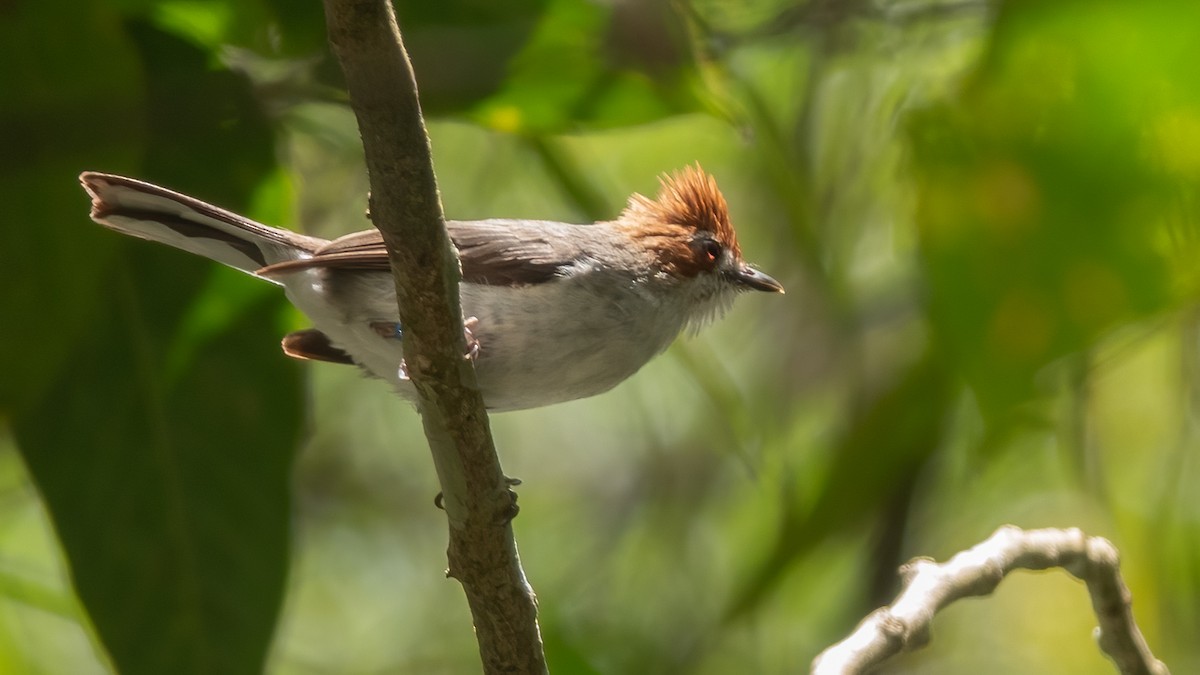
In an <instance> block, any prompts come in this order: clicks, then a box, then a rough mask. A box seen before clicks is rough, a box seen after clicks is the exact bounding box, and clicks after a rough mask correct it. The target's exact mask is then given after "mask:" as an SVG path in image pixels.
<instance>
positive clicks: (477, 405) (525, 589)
mask: <svg viewBox="0 0 1200 675" xmlns="http://www.w3.org/2000/svg"><path fill="white" fill-rule="evenodd" d="M324 4H325V19H326V23H327V27H328V32H329V42H330V44H331V45H332V47H333V51H334V53H335V54H336V55H337V58H338V61H339V62H340V63H341V66H342V71H343V72H344V73H345V76H346V85H347V89H348V90H349V93H350V103H351V106H352V107H353V109H354V114H355V116H356V117H357V119H358V126H359V131H360V133H361V135H362V141H363V148H364V150H365V151H366V163H367V171H368V173H369V175H370V183H371V197H370V207H371V208H370V213H371V219H372V221H373V222H374V223H375V226H376V227H378V228H379V230H380V231H381V232H382V233H383V238H384V242H385V243H386V244H387V248H388V254H389V257H390V259H391V264H392V274H393V275H394V276H395V279H396V296H397V300H398V302H399V307H400V322H401V325H403V326H404V341H403V342H404V360H405V363H406V364H407V367H408V373H409V376H410V377H411V378H412V382H413V384H414V385H415V386H416V389H417V392H418V393H419V395H420V401H419V403H418V409H419V410H420V412H421V419H422V421H423V423H424V426H425V435H426V437H427V438H428V439H429V446H430V450H431V451H432V453H433V461H434V465H435V467H436V469H437V474H438V480H439V481H440V482H441V487H442V494H443V504H444V505H445V509H446V515H447V517H448V520H449V524H450V542H449V550H448V551H447V557H448V558H449V569H448V571H447V575H448V576H451V577H453V578H455V579H458V580H459V582H461V583H462V585H463V590H464V591H465V592H466V595H467V601H468V603H469V605H470V607H471V615H472V617H473V619H474V622H475V633H476V639H477V640H478V642H479V651H480V655H481V657H482V659H483V666H484V672H486V673H501V672H503V673H544V672H546V665H545V657H544V656H543V654H542V645H541V636H540V634H539V631H538V625H537V605H536V602H535V599H534V595H533V589H531V588H530V587H529V584H528V583H527V582H526V580H525V574H524V572H523V571H522V570H521V565H520V560H519V558H518V557H517V548H516V541H515V539H514V538H513V534H512V527H511V526H510V524H509V521H510V520H511V518H512V516H513V515H514V514H515V512H516V508H515V499H516V496H515V494H513V493H512V491H511V490H510V489H509V487H510V486H509V482H508V480H507V479H506V478H505V477H504V474H503V472H502V471H501V469H500V462H499V459H498V458H497V456H496V451H495V447H494V445H493V442H492V437H491V431H490V429H489V426H488V417H487V413H486V411H485V409H484V405H483V398H482V396H481V395H480V393H479V388H478V385H477V384H476V381H475V370H474V368H473V367H472V365H471V364H470V362H469V361H467V360H466V359H464V357H463V354H465V353H466V342H465V339H464V337H463V322H462V310H461V308H460V306H459V297H458V283H459V280H460V278H461V274H460V273H459V267H458V258H457V255H456V252H455V250H454V247H453V246H452V245H451V243H450V239H449V236H448V235H447V234H446V228H445V220H444V216H443V215H442V208H441V200H440V198H439V196H438V190H437V181H436V178H435V176H434V173H433V163H432V160H431V157H430V147H429V136H428V134H427V133H426V132H425V123H424V120H423V119H422V117H421V109H420V103H419V101H418V98H417V85H416V80H415V78H414V77H413V72H412V66H411V64H410V62H409V60H408V54H407V53H406V52H405V49H404V43H403V41H402V40H401V37H400V31H399V28H398V27H397V25H396V17H395V14H394V13H393V11H392V6H391V3H390V2H389V1H388V0H324ZM397 366H399V364H397Z"/></svg>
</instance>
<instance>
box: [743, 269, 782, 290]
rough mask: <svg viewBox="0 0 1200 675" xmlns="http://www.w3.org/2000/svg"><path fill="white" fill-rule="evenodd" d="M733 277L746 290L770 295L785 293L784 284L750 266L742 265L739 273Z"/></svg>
mask: <svg viewBox="0 0 1200 675" xmlns="http://www.w3.org/2000/svg"><path fill="white" fill-rule="evenodd" d="M733 276H734V278H735V279H737V281H738V283H740V284H742V285H743V286H745V287H746V288H752V289H754V290H756V291H767V292H768V293H782V292H783V284H781V283H779V282H778V281H775V280H774V279H772V278H771V277H769V276H767V275H766V274H763V273H762V272H759V271H758V270H756V269H754V268H753V267H750V266H749V265H742V267H741V268H740V269H738V271H736V272H734V274H733Z"/></svg>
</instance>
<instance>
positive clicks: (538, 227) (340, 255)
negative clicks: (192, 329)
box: [257, 220, 591, 286]
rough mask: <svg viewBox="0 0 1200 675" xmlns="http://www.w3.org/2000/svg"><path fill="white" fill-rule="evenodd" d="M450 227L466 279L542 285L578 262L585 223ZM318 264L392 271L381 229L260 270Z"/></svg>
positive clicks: (460, 223) (462, 224) (269, 271)
mask: <svg viewBox="0 0 1200 675" xmlns="http://www.w3.org/2000/svg"><path fill="white" fill-rule="evenodd" d="M446 228H447V230H448V231H449V233H450V239H451V241H453V242H454V245H455V247H456V248H457V249H458V258H459V261H460V262H461V264H462V272H463V279H464V280H465V281H468V282H470V283H476V284H489V285H493V286H521V285H526V284H540V283H544V282H546V281H549V280H551V279H553V278H554V277H555V276H556V275H557V274H558V273H559V271H560V270H561V269H562V268H563V267H565V266H568V265H571V264H572V263H574V262H575V261H577V260H578V259H579V258H580V256H581V255H582V253H583V250H584V249H583V245H582V240H583V239H585V238H586V237H585V235H587V234H590V232H588V230H590V229H591V228H590V227H588V226H585V225H567V224H565V223H553V222H546V221H527V220H481V221H469V222H463V221H449V222H447V223H446ZM315 267H326V268H335V269H353V270H380V271H387V270H389V269H390V267H389V265H388V257H387V249H386V248H385V247H384V245H383V235H381V234H380V233H379V231H378V230H364V231H362V232H355V233H352V234H348V235H345V236H344V237H339V238H337V239H334V240H333V241H331V242H329V243H328V244H326V245H324V246H322V247H321V248H319V249H317V250H316V251H314V252H313V255H312V257H311V258H304V259H302V260H289V261H286V262H282V263H279V264H276V265H270V266H268V267H264V268H263V269H261V270H259V271H258V272H257V273H258V274H260V275H263V276H272V275H276V274H283V273H287V272H295V271H299V270H304V269H312V268H315Z"/></svg>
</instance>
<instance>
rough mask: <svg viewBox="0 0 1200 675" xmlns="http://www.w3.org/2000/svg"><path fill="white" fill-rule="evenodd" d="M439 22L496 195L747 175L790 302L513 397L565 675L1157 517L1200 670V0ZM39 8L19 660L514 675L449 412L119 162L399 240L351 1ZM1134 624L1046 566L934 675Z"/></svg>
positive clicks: (17, 486) (9, 447)
mask: <svg viewBox="0 0 1200 675" xmlns="http://www.w3.org/2000/svg"><path fill="white" fill-rule="evenodd" d="M398 13H399V16H400V19H401V25H402V28H403V30H404V32H405V37H406V42H407V45H408V47H409V49H410V51H411V53H412V57H413V61H414V64H415V67H416V70H417V76H418V80H419V83H420V86H421V94H422V100H423V103H424V105H425V108H426V110H427V112H428V113H429V115H430V120H429V127H430V133H431V136H432V139H433V145H434V151H435V161H436V163H437V169H438V175H439V180H440V182H441V188H442V193H443V198H444V201H445V204H446V209H447V212H448V215H449V216H450V217H456V218H475V217H489V216H511V217H537V218H555V219H560V220H571V221H588V220H595V219H599V218H608V217H611V216H612V215H613V214H615V213H616V212H617V211H618V210H619V209H620V208H621V206H622V205H623V203H624V199H625V198H626V197H627V195H628V194H629V193H631V192H634V191H640V192H652V191H653V190H654V189H655V177H656V176H657V175H658V174H660V173H662V172H665V171H669V170H672V169H675V168H678V167H680V166H683V165H685V164H688V163H691V162H694V161H700V162H701V163H702V164H703V165H704V166H705V167H706V168H707V169H709V170H710V171H712V172H713V173H714V174H716V176H717V177H718V179H719V181H720V182H721V184H722V187H723V189H724V191H725V193H726V196H727V197H728V199H729V201H730V204H731V208H732V209H733V215H734V217H735V220H736V222H737V223H738V226H739V232H740V234H741V237H742V247H743V249H744V250H745V251H746V252H747V254H748V256H749V257H750V258H751V259H752V260H754V261H755V262H757V263H760V264H761V266H762V267H763V268H764V269H766V270H768V271H769V272H771V273H772V274H773V275H774V276H776V277H777V278H779V279H781V280H782V281H783V282H784V284H785V285H786V286H787V287H788V294H787V295H786V296H783V297H781V298H763V297H752V298H751V297H748V298H745V299H743V300H742V301H740V302H739V303H738V306H737V307H736V308H734V309H733V310H732V311H731V312H730V315H729V316H728V317H727V318H726V319H725V320H724V321H722V322H719V323H718V324H717V325H715V326H714V327H712V328H710V329H708V330H706V331H705V332H704V333H703V334H702V335H700V336H699V337H697V338H695V339H692V340H684V341H681V342H680V343H679V344H677V345H676V346H674V347H673V348H672V349H671V351H670V352H669V353H668V355H667V356H666V357H664V358H660V359H658V360H656V361H655V362H653V363H652V364H650V365H649V366H647V367H646V368H645V369H644V371H643V372H642V373H639V374H638V375H637V376H636V377H635V378H633V379H632V380H631V381H630V382H628V383H626V384H624V385H622V386H621V387H619V388H618V390H617V391H616V392H614V393H612V394H608V395H604V396H600V397H596V398H594V399H590V400H586V401H579V402H574V403H569V404H564V405H560V406H555V407H553V408H549V409H545V410H535V411H527V412H521V413H510V414H505V415H499V416H496V418H495V419H494V420H493V423H494V428H495V431H496V434H497V439H498V444H499V446H500V448H501V452H502V455H503V458H504V460H505V466H506V469H507V471H508V473H509V474H511V475H517V476H520V477H522V478H523V479H524V480H525V485H524V487H522V488H521V502H522V507H523V508H522V512H521V515H520V517H519V518H518V519H517V521H516V523H515V525H516V528H517V531H518V535H519V537H520V543H521V547H522V559H523V561H524V563H525V566H526V571H527V573H528V574H529V576H530V578H531V581H532V583H533V585H534V587H535V588H536V589H537V591H538V595H539V600H540V603H541V611H542V619H543V622H542V628H543V635H544V637H545V640H546V647H547V653H548V656H549V658H550V663H551V667H552V670H553V672H556V673H589V674H590V673H627V672H638V673H683V672H690V673H727V672H762V673H772V672H795V671H798V670H804V669H805V668H806V667H807V665H806V664H807V662H808V661H809V659H811V658H812V656H813V655H815V654H816V653H817V652H818V651H819V650H820V649H822V648H823V647H825V646H826V645H827V644H829V643H830V642H832V641H834V640H836V639H837V638H839V637H840V636H842V635H843V634H845V633H846V632H847V631H848V630H849V629H850V628H851V627H852V626H853V625H854V623H855V622H856V621H857V620H858V619H859V618H861V616H862V615H863V614H865V612H866V611H868V610H869V609H871V608H872V607H874V606H876V605H877V604H879V603H881V602H885V601H886V599H887V598H888V597H889V596H890V595H891V594H892V593H894V592H895V590H896V583H897V581H896V578H895V573H894V571H895V568H896V566H897V565H898V564H899V563H900V562H902V561H903V560H905V559H907V558H908V557H911V556H913V555H931V556H935V557H946V556H948V555H950V554H952V553H953V552H955V551H956V550H959V549H961V548H964V547H967V546H969V545H971V544H973V543H975V542H977V541H979V540H981V539H983V538H984V537H986V536H987V535H988V534H989V533H990V532H991V531H992V530H994V529H995V528H996V527H997V526H999V525H1001V524H1003V523H1010V522H1011V523H1016V524H1018V525H1022V526H1027V527H1037V526H1064V527H1065V526H1079V527H1082V528H1084V529H1085V530H1087V531H1088V532H1089V533H1091V534H1101V535H1104V536H1108V537H1110V538H1112V539H1113V540H1114V542H1115V543H1116V544H1117V545H1118V546H1119V547H1120V548H1121V550H1122V554H1123V560H1124V565H1125V572H1126V575H1127V580H1128V582H1129V584H1130V586H1131V588H1132V590H1133V593H1134V597H1135V600H1136V604H1135V612H1136V614H1137V617H1138V619H1139V621H1140V622H1141V623H1142V625H1143V628H1144V630H1145V631H1146V633H1147V637H1148V639H1149V641H1150V644H1151V646H1152V648H1153V649H1154V650H1155V651H1156V652H1157V653H1158V654H1159V655H1160V656H1161V657H1163V658H1164V659H1165V660H1167V662H1168V663H1169V664H1170V665H1171V667H1172V669H1173V671H1174V672H1194V671H1197V670H1200V650H1197V648H1196V646H1195V644H1194V636H1195V635H1196V634H1197V633H1198V632H1200V502H1198V501H1197V500H1196V498H1195V495H1196V494H1197V491H1198V489H1200V463H1198V462H1197V459H1196V457H1197V455H1196V453H1197V448H1198V447H1200V435H1198V434H1200V428H1198V427H1197V425H1196V420H1197V419H1200V415H1198V414H1197V413H1200V387H1198V385H1197V383H1198V382H1200V312H1197V310H1196V302H1195V299H1196V292H1197V289H1198V283H1197V282H1198V281H1200V277H1198V276H1197V274H1196V272H1195V271H1194V270H1195V269H1196V267H1195V265H1194V263H1193V261H1194V260H1195V258H1196V255H1197V253H1200V247H1198V246H1197V242H1200V237H1197V231H1196V224H1197V221H1198V218H1197V216H1198V214H1197V208H1198V207H1200V199H1198V197H1197V186H1198V184H1200V80H1197V78H1196V77H1195V76H1194V72H1193V71H1194V64H1196V63H1198V62H1200V8H1197V7H1196V6H1195V5H1194V3H1192V2H1189V1H1186V0H1159V2H1155V3H1129V2H1118V1H1116V0H1100V1H1097V0H1088V1H1086V2H1085V1H1083V0H1061V1H1060V2H1056V3H1041V2H1035V1H1033V0H1011V1H1009V2H991V3H989V2H977V1H971V0H959V1H958V2H955V1H953V0H952V1H951V2H940V1H934V0H929V1H925V0H904V1H900V0H897V1H894V2H893V1H889V0H881V1H875V2H843V1H840V0H809V1H807V2H805V1H803V0H794V1H791V2H786V1H783V0H755V2H751V3H735V2H728V1H727V0H693V1H692V2H683V3H677V2H668V1H667V0H648V1H645V2H611V3H602V2H588V1H586V0H524V1H522V2H514V3H492V2H481V1H479V0H453V1H451V2H443V3H423V2H407V1H405V2H399V3H398ZM3 14H4V17H5V19H6V21H4V22H0V57H2V58H0V85H3V91H4V93H5V96H4V97H3V98H2V99H0V141H3V147H4V148H5V149H6V152H5V153H2V154H0V177H2V178H3V180H0V200H2V203H3V204H5V207H4V209H3V214H4V219H3V222H2V223H0V283H3V287H4V288H5V289H6V290H5V291H4V292H3V293H0V317H3V318H2V319H0V496H2V497H3V498H2V499H0V509H2V510H3V517H0V672H5V673H8V672H11V673H72V674H75V673H106V672H114V671H118V670H119V672H122V673H127V674H136V673H163V672H179V673H188V672H222V673H239V672H257V671H260V670H265V671H266V672H270V673H279V674H286V675H292V674H297V675H300V674H310V673H379V672H406V673H407V672H421V673H441V672H447V673H448V672H474V671H475V670H477V667H478V666H477V651H476V648H475V646H474V642H473V635H472V632H471V630H470V623H469V617H468V614H467V611H466V607H465V603H464V602H463V600H462V597H461V591H460V590H459V589H458V588H457V586H456V585H455V584H453V583H451V582H447V581H446V580H445V579H444V578H443V575H442V573H441V572H442V570H443V568H444V563H445V559H444V548H445V533H444V527H445V525H444V520H443V518H442V514H441V513H440V512H438V511H436V510H435V509H433V507H432V505H431V498H432V495H433V494H434V493H435V492H436V490H437V487H436V484H435V483H436V481H435V478H434V475H433V471H432V469H431V467H430V465H429V461H428V456H427V453H426V451H425V449H424V442H423V438H422V436H421V432H420V424H419V421H418V420H416V419H415V415H414V414H413V413H411V411H409V410H407V409H406V407H405V406H404V405H403V404H402V403H400V402H399V401H397V400H395V399H394V398H393V397H391V396H390V395H388V393H387V392H386V390H385V388H384V387H383V386H382V385H379V384H378V383H376V382H371V381H366V380H363V379H362V378H361V377H360V376H359V375H358V374H357V373H355V372H353V371H352V370H351V369H340V368H337V367H333V366H324V365H316V366H312V367H310V368H308V369H301V367H300V366H299V365H297V364H295V363H291V362H288V361H286V360H285V359H284V358H282V357H281V356H280V355H279V354H278V352H277V346H276V345H277V343H276V339H277V337H278V336H279V335H280V334H282V333H283V332H284V331H286V330H288V329H289V328H291V327H293V326H298V325H303V321H304V320H303V318H302V317H298V316H296V315H295V313H294V312H293V311H292V310H290V309H288V308H287V306H286V303H285V302H284V300H283V298H282V297H281V295H280V294H278V293H277V292H275V291H274V290H273V288H272V287H270V286H269V285H266V284H262V283H256V282H255V281H254V280H253V279H250V278H248V277H245V276H242V275H238V274H236V273H234V272H232V271H229V270H226V269H214V266H212V265H210V264H208V263H205V262H204V261H199V260H193V259H190V258H188V257H187V256H184V255H182V254H179V253H177V252H174V251H170V250H164V249H162V248H160V247H155V246H150V245H146V244H144V243H142V242H137V241H131V240H126V239H123V238H120V237H116V236H113V235H111V234H110V233H107V232H104V231H102V230H100V228H97V227H95V226H92V225H91V224H89V223H88V222H87V219H86V208H87V207H86V200H85V198H84V196H83V194H82V192H81V191H80V190H79V189H78V187H77V183H76V179H75V176H76V175H77V174H78V172H79V171H81V170H83V169H95V170H102V171H114V172H123V173H127V174H130V175H134V176H138V177H142V178H145V179H148V180H152V181H155V182H160V183H163V184H166V185H169V186H171V187H173V188H176V189H179V190H182V191H185V192H188V193H191V194H195V195H197V196H198V197H201V198H204V199H208V200H211V201H214V202H217V203H220V204H221V205H223V206H226V207H229V208H232V209H234V210H238V211H241V212H244V213H246V214H248V215H250V216H251V217H255V218H258V219H261V220H263V221H265V222H270V223H277V224H283V225H287V226H290V227H295V228H297V229H302V230H305V231H309V232H313V233H317V234H324V235H333V234H337V233H340V232H345V231H349V230H353V229H359V228H361V227H364V226H366V222H365V220H364V219H363V216H362V213H363V208H364V206H365V194H366V181H365V177H364V176H363V174H362V166H361V165H362V162H361V148H360V147H359V142H358V138H357V132H356V130H355V129H354V124H353V117H352V115H351V114H350V113H349V111H348V110H347V108H346V106H345V97H344V94H343V93H342V91H341V89H340V74H339V73H338V72H337V67H336V63H334V61H333V59H332V58H331V57H330V56H329V55H328V53H327V49H326V47H325V44H324V32H323V26H322V16H321V9H320V4H319V3H299V4H297V3H285V2H281V1H280V0H240V1H238V2H234V1H232V0H86V1H84V2H75V3H71V4H70V5H69V6H68V5H67V4H66V3H55V2H47V3H28V2H26V3H15V4H14V3H8V4H7V5H5V6H4V9H3ZM302 372H306V373H308V379H309V382H308V385H307V390H308V391H309V392H311V393H310V394H308V399H309V400H308V402H307V405H305V401H304V400H303V398H302V396H303V394H302V392H303V391H304V389H305V387H304V386H303V385H302V384H301V381H300V379H299V376H300V374H301V373H302ZM1092 625H1093V621H1092V618H1091V616H1090V609H1089V608H1088V606H1087V599H1086V594H1085V593H1084V591H1083V589H1082V588H1081V587H1079V586H1078V585H1077V584H1074V583H1072V582H1069V581H1067V580H1066V577H1065V576H1062V575H1037V576H1034V575H1027V576H1021V577H1017V578H1013V579H1010V580H1009V581H1008V582H1006V583H1005V584H1004V586H1003V587H1002V588H1001V590H1000V592H999V593H998V594H997V595H996V597H994V598H991V599H988V600H986V601H982V602H977V603H970V604H966V605H962V606H956V607H954V608H952V609H951V610H950V611H949V612H947V613H946V614H945V615H944V616H942V617H941V618H940V619H939V620H938V622H937V623H936V629H935V639H934V641H933V642H932V643H931V645H930V646H929V647H928V648H926V649H925V650H923V651H921V652H918V653H915V654H911V655H908V656H905V657H904V658H903V659H901V660H900V661H898V662H897V663H896V664H895V665H893V666H892V667H891V668H890V671H889V672H895V673H899V672H920V673H941V672H946V673H957V672H964V671H969V672H979V673H1011V672H1058V673H1095V672H1108V668H1109V667H1108V665H1107V664H1106V663H1104V661H1103V659H1102V657H1101V656H1100V655H1099V654H1098V652H1097V651H1096V650H1095V648H1094V646H1093V645H1092V643H1091V640H1090V639H1089V634H1090V633H1089V631H1090V629H1091V626H1092ZM272 636H273V638H272Z"/></svg>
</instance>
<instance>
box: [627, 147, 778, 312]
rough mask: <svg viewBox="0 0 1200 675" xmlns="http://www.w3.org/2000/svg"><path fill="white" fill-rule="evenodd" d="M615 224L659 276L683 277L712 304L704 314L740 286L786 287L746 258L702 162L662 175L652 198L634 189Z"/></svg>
mask: <svg viewBox="0 0 1200 675" xmlns="http://www.w3.org/2000/svg"><path fill="white" fill-rule="evenodd" d="M617 224H618V225H619V226H620V227H621V229H622V230H624V231H625V232H626V233H627V234H628V235H629V237H630V238H631V239H632V240H633V241H634V242H635V244H636V245H637V246H638V247H639V248H642V249H644V250H645V251H646V252H647V254H648V255H649V256H651V257H652V259H653V262H654V267H655V269H656V270H657V274H658V276H660V277H666V278H669V279H672V280H676V281H679V282H681V283H682V284H683V285H685V286H686V287H687V288H689V293H691V294H694V295H695V300H696V301H697V302H698V303H699V304H702V305H708V306H711V310H710V311H708V312H705V314H713V313H719V312H720V311H721V310H723V309H724V308H725V306H727V305H728V302H729V300H730V299H732V296H733V295H735V294H736V292H739V291H767V292H770V293H782V292H783V286H782V285H781V284H780V283H779V282H778V281H775V280H774V279H772V278H771V277H770V276H768V275H766V274H764V273H762V272H760V271H758V270H757V269H755V268H754V267H751V266H750V265H749V264H747V263H746V261H745V260H743V259H742V250H741V247H740V246H739V245H738V239H737V233H736V232H735V231H734V229H733V225H732V224H731V223H730V220H729V207H728V206H727V204H726V203H725V197H724V196H723V195H722V194H721V190H720V189H719V188H718V187H717V181H716V180H715V179H714V178H713V177H712V176H711V175H709V174H708V173H706V172H705V171H704V170H703V169H701V168H700V166H699V165H698V164H697V165H693V166H688V167H686V168H684V169H683V170H682V171H679V172H676V173H674V174H672V175H667V176H663V178H662V179H661V187H660V188H659V191H658V195H657V196H656V197H655V198H654V199H650V198H648V197H645V196H642V195H640V194H634V195H633V196H632V197H630V198H629V204H628V206H626V207H625V210H624V211H623V212H622V213H621V216H620V218H618V219H617ZM707 318H708V317H707V316H705V317H702V318H701V320H700V322H703V320H704V319H707Z"/></svg>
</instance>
